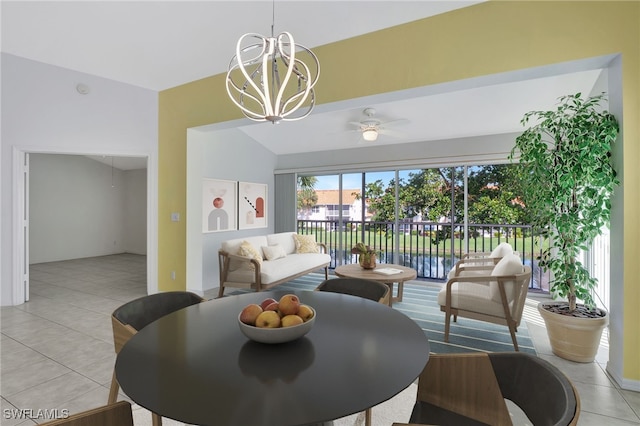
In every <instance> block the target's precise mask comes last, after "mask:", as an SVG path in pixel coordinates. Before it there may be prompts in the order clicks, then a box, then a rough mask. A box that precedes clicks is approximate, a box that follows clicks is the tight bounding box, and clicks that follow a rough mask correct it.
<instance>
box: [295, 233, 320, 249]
mask: <svg viewBox="0 0 640 426" xmlns="http://www.w3.org/2000/svg"><path fill="white" fill-rule="evenodd" d="M293 238H294V240H295V242H296V253H318V252H319V250H318V245H317V244H316V236H315V235H298V234H296V235H294V236H293Z"/></svg>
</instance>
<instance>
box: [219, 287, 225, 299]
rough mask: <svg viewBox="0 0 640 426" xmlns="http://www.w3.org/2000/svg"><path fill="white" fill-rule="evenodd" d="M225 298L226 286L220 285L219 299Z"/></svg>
mask: <svg viewBox="0 0 640 426" xmlns="http://www.w3.org/2000/svg"><path fill="white" fill-rule="evenodd" d="M222 296H224V286H223V285H222V284H220V288H219V289H218V299H219V298H221V297H222Z"/></svg>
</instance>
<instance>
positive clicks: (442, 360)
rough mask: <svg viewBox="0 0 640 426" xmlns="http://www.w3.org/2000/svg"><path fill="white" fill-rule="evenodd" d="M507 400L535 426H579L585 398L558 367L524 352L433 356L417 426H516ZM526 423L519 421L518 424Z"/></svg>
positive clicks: (414, 420)
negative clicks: (582, 400)
mask: <svg viewBox="0 0 640 426" xmlns="http://www.w3.org/2000/svg"><path fill="white" fill-rule="evenodd" d="M505 399H508V400H510V401H511V402H513V403H514V404H515V405H517V406H518V407H519V408H520V410H522V412H523V413H524V415H526V416H527V418H528V420H529V421H528V422H527V424H529V422H530V423H531V424H534V425H554V426H561V425H562V426H566V425H576V424H577V423H578V417H579V416H580V396H579V394H578V392H577V390H576V389H575V387H574V386H573V384H572V383H571V381H570V380H569V379H568V378H567V377H566V376H565V375H564V374H563V373H562V372H561V371H560V370H558V369H557V368H556V367H555V366H554V365H552V364H551V363H549V362H548V361H546V360H543V359H541V358H538V357H537V356H535V355H531V354H526V353H523V352H493V353H464V354H431V355H429V361H428V362H427V365H426V366H425V368H424V370H423V371H422V373H421V374H420V376H419V378H418V390H417V394H416V402H415V404H414V406H413V410H412V412H411V417H410V419H409V423H393V426H407V425H409V424H412V425H424V424H431V425H436V424H437V425H479V424H491V425H498V426H500V425H512V424H514V423H513V420H514V418H515V417H514V418H512V416H511V415H510V413H509V409H508V407H507V404H506V402H505ZM521 421H522V420H519V421H518V423H517V424H522V423H520V422H521Z"/></svg>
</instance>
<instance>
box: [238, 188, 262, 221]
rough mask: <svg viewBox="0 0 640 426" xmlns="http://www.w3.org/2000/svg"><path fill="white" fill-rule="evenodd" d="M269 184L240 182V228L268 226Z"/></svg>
mask: <svg viewBox="0 0 640 426" xmlns="http://www.w3.org/2000/svg"><path fill="white" fill-rule="evenodd" d="M267 225H268V223H267V185H265V184H263V183H249V182H239V184H238V229H251V228H266V227H267Z"/></svg>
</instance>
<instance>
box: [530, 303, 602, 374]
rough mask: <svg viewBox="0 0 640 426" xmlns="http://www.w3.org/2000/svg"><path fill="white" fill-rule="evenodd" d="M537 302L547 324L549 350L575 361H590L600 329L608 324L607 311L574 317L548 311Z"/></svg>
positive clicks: (595, 350) (593, 356) (592, 358)
mask: <svg viewBox="0 0 640 426" xmlns="http://www.w3.org/2000/svg"><path fill="white" fill-rule="evenodd" d="M556 304H557V303H542V302H541V303H539V304H538V312H540V315H541V316H542V319H543V320H544V323H545V325H546V326H547V335H548V336H549V343H550V344H551V350H552V351H553V353H554V354H556V355H557V356H559V357H561V358H564V359H568V360H570V361H575V362H592V361H593V360H594V359H595V357H596V354H597V353H598V347H599V346H600V337H601V336H602V330H603V329H604V328H605V327H606V326H607V325H608V324H609V313H608V312H606V311H605V313H606V315H605V316H603V317H600V318H576V317H571V316H567V315H560V314H556V313H553V312H549V311H548V310H547V309H545V308H544V305H556Z"/></svg>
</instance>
